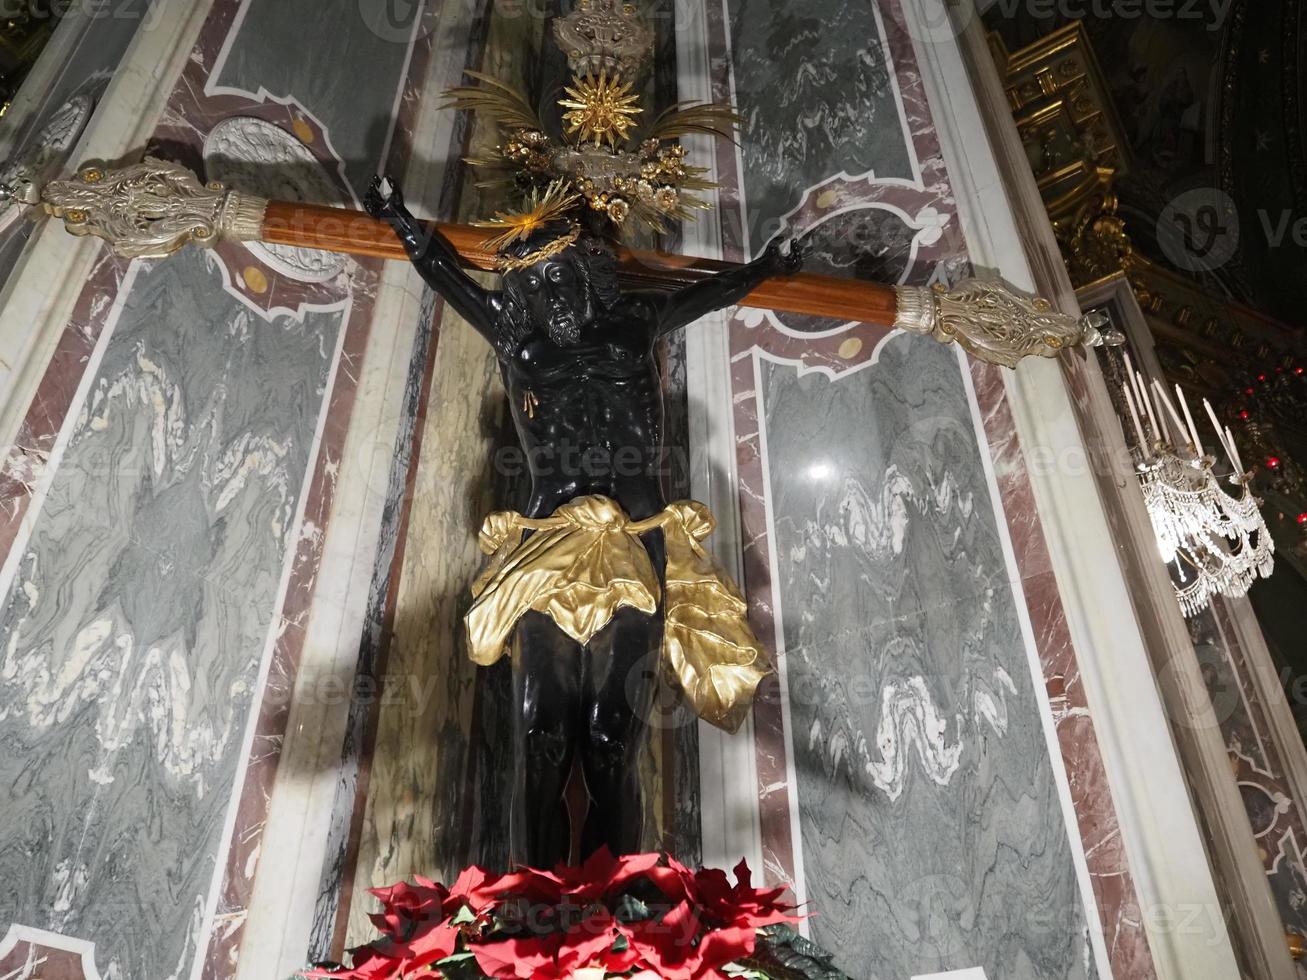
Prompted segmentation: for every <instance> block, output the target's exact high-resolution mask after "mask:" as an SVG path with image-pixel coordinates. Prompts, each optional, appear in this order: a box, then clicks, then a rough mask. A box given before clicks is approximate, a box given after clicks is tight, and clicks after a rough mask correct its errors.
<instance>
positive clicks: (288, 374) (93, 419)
mask: <svg viewBox="0 0 1307 980" xmlns="http://www.w3.org/2000/svg"><path fill="white" fill-rule="evenodd" d="M220 283H221V278H220V270H219V269H218V268H217V267H216V265H215V264H214V259H213V258H212V257H211V256H209V255H206V254H204V253H201V252H198V251H187V252H183V253H181V254H179V255H177V256H174V257H173V258H171V259H169V260H168V261H166V262H162V263H159V264H157V265H155V266H153V267H141V268H140V271H139V273H138V275H137V276H136V279H135V282H134V284H133V285H132V288H131V292H130V295H129V297H128V299H127V301H126V304H125V307H124V309H123V312H122V315H121V317H120V319H119V321H118V324H117V328H116V330H115V331H114V333H113V335H112V337H111V338H110V340H109V342H108V346H107V348H106V350H105V354H104V358H103V360H102V362H101V363H100V365H99V367H98V369H97V370H96V374H95V378H94V381H93V384H92V386H91V389H90V394H89V396H88V399H87V403H86V405H85V406H84V407H83V408H82V409H81V412H80V415H79V417H78V418H77V420H76V423H75V425H76V429H75V432H74V433H73V435H72V438H71V441H70V443H69V445H68V449H67V453H66V455H65V456H64V459H63V461H62V463H61V464H60V465H59V467H58V469H57V470H56V471H55V474H54V477H53V482H52V485H51V487H50V491H49V495H48V498H47V499H46V501H45V504H44V506H43V507H42V508H41V511H40V513H39V516H38V517H37V520H36V525H35V527H34V530H33V533H32V536H31V538H30V540H29V541H28V542H27V545H26V548H25V549H24V551H23V553H22V557H21V564H20V566H19V567H18V571H17V575H16V578H15V580H14V584H13V586H12V587H11V589H10V591H9V594H8V595H7V596H6V597H5V600H4V605H3V611H2V612H0V658H2V659H0V828H3V831H2V832H0V880H3V881H4V882H5V887H4V888H3V889H0V923H9V922H18V923H22V924H25V925H30V926H35V927H38V928H42V929H48V930H51V931H55V932H60V933H65V934H67V935H71V936H75V937H78V938H80V939H85V940H90V941H92V942H94V943H95V944H96V951H97V962H98V967H99V969H100V971H101V975H102V976H105V977H106V978H108V977H115V978H119V980H162V978H164V977H171V976H179V975H186V974H188V972H189V964H190V962H191V960H192V958H193V957H194V955H195V945H196V939H197V934H198V932H199V928H200V925H201V920H202V917H203V911H204V904H205V902H206V900H207V897H208V894H209V889H210V885H211V879H212V876H213V873H214V867H215V861H216V857H217V853H218V849H219V843H220V837H221V830H222V826H223V821H224V818H225V816H226V813H227V807H228V801H229V799H230V797H231V793H232V784H233V780H234V777H235V775H236V772H237V767H238V762H239V756H240V753H241V747H242V739H243V737H244V732H245V730H246V726H247V722H248V720H249V711H250V706H251V704H252V703H253V702H254V700H255V696H256V688H257V685H258V675H259V665H260V662H261V658H262V656H263V654H264V651H265V648H266V645H267V641H268V638H269V634H270V628H271V627H272V626H273V618H274V615H275V614H276V609H275V606H276V603H277V601H278V596H279V583H280V579H281V575H282V569H283V566H284V562H285V557H286V551H287V548H288V547H290V546H292V545H293V542H294V537H295V527H294V517H295V514H296V511H297V506H298V501H299V495H300V493H301V488H302V486H303V484H304V482H305V477H306V473H307V471H308V469H309V466H310V465H311V461H312V455H311V454H312V452H313V440H314V433H315V430H316V427H317V421H318V417H319V414H320V411H321V408H322V405H323V400H324V398H325V397H326V396H327V388H328V379H329V376H330V366H331V359H332V357H333V355H334V353H335V350H336V346H337V338H338V336H339V331H340V330H341V329H342V323H341V315H340V313H339V312H338V311H335V312H315V313H308V314H307V315H306V316H305V318H304V319H303V320H302V321H301V320H296V319H294V318H292V317H289V316H279V317H276V318H275V319H273V320H272V321H271V322H269V321H266V320H264V319H263V318H262V317H260V316H258V315H256V314H254V313H252V312H251V311H250V310H249V309H248V308H246V307H245V306H244V305H242V304H241V303H240V302H239V301H238V300H237V299H236V298H235V297H233V296H232V295H231V294H229V293H226V292H223V291H222V290H221V289H220Z"/></svg>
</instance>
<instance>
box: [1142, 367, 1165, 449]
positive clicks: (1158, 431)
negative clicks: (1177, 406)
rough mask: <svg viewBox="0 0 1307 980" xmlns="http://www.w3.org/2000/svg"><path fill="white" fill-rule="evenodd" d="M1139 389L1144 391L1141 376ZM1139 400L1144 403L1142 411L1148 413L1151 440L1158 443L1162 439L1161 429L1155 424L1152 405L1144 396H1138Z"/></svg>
mask: <svg viewBox="0 0 1307 980" xmlns="http://www.w3.org/2000/svg"><path fill="white" fill-rule="evenodd" d="M1139 388H1140V390H1141V391H1143V390H1144V379H1143V376H1142V375H1140V376H1139ZM1140 398H1141V399H1142V400H1143V403H1144V411H1146V412H1147V413H1148V422H1149V424H1150V425H1151V426H1152V427H1153V438H1154V439H1157V440H1158V441H1160V440H1161V438H1162V427H1161V426H1160V425H1158V424H1157V416H1156V415H1154V414H1153V403H1152V401H1151V400H1150V399H1149V398H1148V396H1147V395H1146V394H1142V395H1140Z"/></svg>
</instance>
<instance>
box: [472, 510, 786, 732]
mask: <svg viewBox="0 0 1307 980" xmlns="http://www.w3.org/2000/svg"><path fill="white" fill-rule="evenodd" d="M716 524H717V522H716V521H715V520H714V519H713V516H712V513H711V512H710V511H709V510H708V508H707V507H705V506H704V505H703V504H701V503H698V502H697V501H693V500H681V501H677V502H676V503H673V504H669V505H668V506H667V507H666V509H664V510H663V511H661V512H660V513H658V514H655V515H654V516H653V517H650V518H648V519H647V520H643V521H632V520H631V519H630V518H629V517H627V515H626V513H625V511H623V510H622V508H621V507H620V506H618V504H617V503H616V502H615V501H613V500H611V499H609V498H608V497H601V496H589V497H578V498H577V499H576V500H571V501H569V502H567V503H566V504H564V505H563V506H561V507H559V508H558V510H556V511H555V512H554V513H553V514H552V515H551V516H549V517H545V518H531V517H523V516H522V515H521V514H519V513H517V512H515V511H497V512H495V513H493V514H491V515H490V516H489V517H487V518H486V520H485V524H484V525H483V526H482V528H481V539H480V545H481V550H482V551H483V552H485V553H486V554H488V555H492V556H493V557H492V558H491V560H490V563H489V565H488V566H487V567H486V569H485V571H483V572H482V573H481V574H480V575H479V576H478V577H477V580H476V581H475V582H474V583H473V585H472V595H473V597H474V600H475V601H474V602H473V603H472V608H471V609H470V610H469V611H468V614H467V617H466V622H467V635H468V645H469V647H470V651H469V652H470V655H471V657H472V660H473V661H475V662H476V663H478V664H482V665H485V664H492V663H494V662H495V661H497V660H498V659H499V658H500V657H502V656H503V655H504V654H505V653H506V652H507V651H508V645H509V641H510V640H511V638H512V634H513V627H514V626H515V625H516V623H517V621H518V619H519V618H521V616H522V615H523V614H524V613H525V612H527V611H528V610H535V611H536V612H540V613H544V614H545V615H546V616H548V617H549V618H550V619H552V620H553V621H554V622H555V623H556V624H557V625H558V628H559V629H561V630H562V631H563V632H564V633H566V634H567V635H568V636H570V637H571V638H572V639H574V640H575V641H576V642H577V643H580V644H582V645H584V644H586V643H589V642H590V640H591V639H592V638H593V637H594V635H595V634H596V633H598V632H599V631H600V630H601V629H603V628H604V627H605V626H607V625H608V623H609V621H610V620H612V618H613V614H614V613H616V612H617V610H618V609H620V608H621V607H623V606H630V607H632V608H634V609H639V610H641V611H642V612H646V613H649V614H650V615H652V614H654V613H655V612H656V611H657V609H658V602H659V599H660V598H664V599H665V601H664V604H663V607H664V613H663V616H664V624H663V643H662V662H663V666H664V668H665V670H666V672H667V673H668V674H669V675H670V677H671V678H672V679H674V680H675V682H676V683H677V684H678V685H679V686H680V688H681V690H682V691H683V692H684V693H685V696H686V698H687V699H688V700H689V702H690V705H691V706H692V707H693V708H694V710H695V713H696V714H698V715H699V717H700V718H702V719H704V720H705V721H707V722H710V723H711V724H714V725H716V726H717V727H719V728H723V729H725V730H726V731H730V732H733V731H735V730H736V729H738V728H739V727H740V725H741V724H742V723H743V721H744V718H745V716H746V715H747V714H748V712H749V707H750V705H751V704H752V703H753V694H754V689H755V688H757V686H758V682H759V681H761V680H762V679H763V677H765V676H766V675H767V674H768V673H770V672H771V663H770V661H769V660H768V657H767V652H766V651H765V650H764V649H763V646H762V644H761V643H759V642H758V640H757V638H756V637H755V636H754V635H753V631H752V630H750V629H749V624H748V622H747V620H746V613H747V611H748V607H747V605H746V604H745V601H744V597H743V596H742V595H740V592H739V590H738V589H737V588H736V587H735V585H734V583H733V582H731V580H730V578H729V577H728V576H727V575H726V574H725V573H724V572H722V571H721V569H720V568H719V567H718V566H717V563H716V562H714V561H713V559H712V557H711V556H710V555H709V554H708V553H707V552H706V551H704V549H703V547H702V546H701V544H700V542H701V541H703V540H704V539H705V538H706V537H708V535H709V534H711V533H712V531H713V528H714V527H716ZM655 528H661V529H662V532H663V540H664V542H665V548H666V553H667V565H666V568H665V570H664V573H663V579H664V582H665V588H664V587H661V586H660V585H659V582H658V575H657V572H656V571H655V570H654V567H653V562H651V561H650V559H649V553H648V552H647V551H646V550H645V547H644V543H643V542H642V541H641V540H640V535H641V534H644V533H646V532H648V531H652V530H654V529H655ZM528 530H530V531H533V532H535V533H533V534H532V535H531V536H530V537H528V538H526V540H523V534H524V532H525V531H528Z"/></svg>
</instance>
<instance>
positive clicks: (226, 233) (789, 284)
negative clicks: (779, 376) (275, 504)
mask: <svg viewBox="0 0 1307 980" xmlns="http://www.w3.org/2000/svg"><path fill="white" fill-rule="evenodd" d="M10 192H11V193H12V194H13V195H14V196H15V197H17V198H19V199H20V200H22V201H24V202H25V203H27V204H30V205H32V206H33V207H39V208H40V209H41V210H43V211H44V212H45V213H46V214H49V215H51V216H53V217H56V218H60V219H62V220H63V222H64V224H65V227H66V228H67V229H68V231H70V232H72V233H73V234H75V235H93V236H95V237H97V238H102V239H104V240H105V241H107V242H108V243H109V245H110V247H111V248H112V249H113V250H114V252H115V253H117V254H118V255H121V256H124V257H128V258H160V257H163V256H166V255H170V254H172V253H173V252H175V251H177V250H178V249H180V248H182V247H183V246H185V245H187V244H189V243H194V244H197V245H201V246H213V245H216V244H217V243H218V242H220V241H263V242H268V243H270V244H277V245H291V246H295V247H299V248H314V249H323V250H326V251H329V252H344V253H349V254H352V255H370V256H376V257H378V258H383V259H402V260H405V261H407V259H408V256H407V254H406V253H405V251H404V248H403V246H402V245H401V244H400V242H399V241H398V239H396V237H395V234H394V232H393V231H392V230H391V228H390V226H389V225H387V224H386V223H384V222H381V221H378V220H376V219H375V218H373V217H371V216H370V215H368V214H365V213H364V212H362V211H353V210H349V209H345V208H334V207H324V206H322V205H317V204H303V203H298V202H291V201H268V200H264V199H262V198H258V197H253V196H252V195H249V194H245V193H243V192H241V191H239V190H237V189H231V188H227V187H224V186H223V185H221V184H217V183H211V184H207V185H206V184H203V183H201V182H200V180H199V179H198V178H197V177H196V176H195V174H193V173H192V172H191V171H189V170H187V169H186V168H185V167H183V166H181V165H180V164H176V163H172V162H169V161H164V160H157V159H153V158H150V157H147V158H146V159H145V160H143V161H142V162H140V163H136V164H131V165H129V166H126V167H122V168H117V169H109V168H104V167H96V166H90V167H83V168H82V169H81V170H80V171H79V172H78V173H77V175H76V176H75V177H73V178H71V179H68V180H56V181H52V182H51V183H49V184H47V185H46V186H45V187H43V188H37V187H34V186H32V185H24V186H21V187H18V188H13V189H10ZM432 227H434V228H435V229H436V230H437V231H439V232H440V233H441V234H442V235H444V236H445V237H446V238H447V239H449V241H450V242H452V243H453V245H454V246H455V247H456V248H457V249H458V252H459V255H460V256H461V257H462V259H463V261H464V262H465V263H466V265H467V266H468V267H469V268H473V269H481V270H492V269H493V268H494V258H495V256H494V254H493V253H491V252H488V251H486V249H485V248H484V247H483V246H482V244H481V240H482V238H483V237H484V235H485V232H484V231H482V230H480V229H477V228H474V227H471V226H469V225H459V224H445V223H432ZM734 267H735V266H734V265H732V264H731V263H727V262H719V261H715V260H713V259H702V258H693V257H689V256H680V255H672V254H668V253H664V252H640V251H632V250H629V249H622V250H621V252H620V255H619V278H620V280H621V282H622V284H623V285H625V286H634V287H639V288H662V289H675V288H679V287H682V286H687V285H690V284H691V283H694V282H696V281H698V280H700V279H703V278H706V277H708V276H711V275H714V274H715V273H718V272H721V271H723V270H726V269H731V268H734ZM740 305H742V306H750V307H754V308H757V309H765V310H775V311H778V312H784V313H799V314H806V315H810V316H820V317H829V318H833V319H837V320H846V321H848V320H855V321H859V322H862V323H871V324H877V325H880V326H885V327H896V328H899V329H903V330H908V331H910V332H913V333H919V334H925V335H929V336H932V337H934V338H935V339H936V340H939V341H940V342H941V343H951V342H953V341H956V342H957V343H959V344H960V345H961V346H962V347H963V348H964V349H965V350H966V351H967V352H968V353H969V354H971V355H972V356H973V357H977V358H979V359H981V360H984V361H988V362H990V363H994V364H1001V365H1004V366H1005V367H1015V366H1016V365H1017V363H1018V362H1019V361H1020V360H1021V359H1022V358H1025V357H1030V356H1041V357H1055V356H1057V355H1058V354H1060V353H1061V352H1062V351H1064V350H1067V349H1069V348H1072V347H1079V346H1082V345H1083V346H1094V345H1097V344H1100V343H1102V342H1103V338H1102V335H1101V334H1100V333H1099V330H1098V325H1099V324H1098V323H1097V322H1095V321H1093V320H1091V319H1090V318H1087V317H1078V316H1072V315H1068V314H1065V313H1060V312H1058V311H1056V310H1054V309H1053V308H1052V307H1051V306H1050V305H1049V304H1048V302H1046V301H1045V300H1043V299H1039V298H1037V297H1036V298H1030V297H1024V296H1018V295H1016V294H1014V293H1012V292H1010V291H1009V290H1008V289H1006V288H1005V287H1004V286H1003V285H1002V284H1001V283H998V282H994V281H982V280H976V279H971V280H966V281H964V282H962V283H959V284H957V285H956V286H954V287H953V288H951V289H945V288H943V287H942V286H935V287H933V288H932V287H923V286H888V285H884V284H881V283H874V282H867V281H864V280H860V279H837V278H834V277H832V276H822V275H815V274H812V273H800V274H798V275H794V276H783V277H778V278H774V279H770V280H768V281H766V282H764V283H763V284H762V285H761V286H759V287H758V288H757V289H755V290H754V291H753V292H752V293H750V294H749V295H748V296H747V297H746V298H745V299H744V300H743V302H742V303H741V304H740Z"/></svg>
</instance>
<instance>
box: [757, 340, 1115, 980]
mask: <svg viewBox="0 0 1307 980" xmlns="http://www.w3.org/2000/svg"><path fill="white" fill-rule="evenodd" d="M761 394H762V396H763V399H764V401H763V404H764V406H765V418H766V440H767V447H768V472H769V480H770V491H771V496H772V507H773V512H774V519H775V533H776V536H775V540H774V547H775V549H776V562H777V568H778V573H779V574H778V580H777V583H776V585H777V587H778V603H779V611H780V613H781V616H782V619H783V630H784V641H785V656H786V663H787V671H788V685H789V696H790V711H791V730H792V733H793V743H794V753H795V768H796V779H797V784H798V798H799V816H800V825H801V833H802V841H801V847H802V854H803V866H804V873H805V880H806V885H807V899H808V901H809V902H810V903H811V911H812V912H813V913H814V917H813V918H812V919H811V921H810V925H811V929H812V933H813V937H814V938H815V939H816V940H817V941H819V942H821V943H822V944H824V945H825V946H827V947H828V948H830V949H833V950H836V951H838V953H839V958H840V962H841V964H842V965H843V966H844V967H845V968H846V969H848V970H849V971H850V972H851V973H852V975H853V976H855V977H862V978H876V980H906V978H908V977H911V976H914V975H917V974H922V973H933V972H942V971H947V970H958V969H964V968H968V967H977V966H979V967H983V968H984V970H985V971H986V975H987V976H989V977H992V978H995V980H999V978H1001V980H1035V978H1038V980H1053V978H1057V980H1080V978H1088V977H1094V976H1096V972H1095V969H1094V967H1093V964H1092V952H1091V946H1090V944H1089V941H1088V931H1087V928H1086V924H1085V917H1084V912H1083V909H1082V906H1081V892H1080V890H1079V886H1078V884H1077V878H1076V872H1075V870H1074V866H1073V863H1072V855H1071V850H1070V843H1069V840H1068V828H1067V826H1066V824H1065V823H1064V820H1063V811H1062V807H1061V805H1060V802H1059V798H1058V793H1057V788H1056V785H1055V782H1054V776H1053V770H1052V767H1051V760H1050V757H1049V750H1048V747H1047V742H1046V740H1045V736H1044V731H1043V728H1042V727H1041V722H1040V715H1039V708H1038V706H1037V704H1036V701H1035V694H1034V691H1033V689H1032V685H1031V675H1030V668H1029V666H1028V661H1027V655H1026V650H1025V645H1024V642H1023V639H1022V635H1021V631H1020V628H1019V624H1018V619H1017V612H1016V607H1015V604H1014V596H1013V592H1012V588H1011V585H1010V583H1009V580H1008V571H1007V567H1006V564H1005V562H1004V557H1003V554H1002V551H1001V546H1000V539H999V535H998V529H997V523H996V517H995V512H994V504H993V501H992V500H991V497H990V492H989V488H988V484H987V481H986V477H985V473H984V471H983V469H982V466H981V458H980V455H979V450H978V447H977V442H976V437H975V433H974V429H973V427H972V420H971V415H970V410H969V405H968V401H967V397H966V393H965V388H964V387H963V382H962V378H961V375H960V372H959V367H958V363H957V361H956V360H955V355H954V353H953V352H952V351H950V350H948V349H946V348H943V347H941V346H939V345H938V344H935V343H933V342H932V341H930V340H926V339H922V338H911V337H907V336H899V337H897V338H894V339H892V340H890V341H889V342H888V344H887V345H886V348H885V349H884V350H883V351H882V352H881V357H880V360H879V363H877V364H875V365H872V366H871V367H869V368H867V369H865V370H863V371H860V372H858V373H856V374H853V375H851V376H847V377H845V378H843V379H841V380H838V381H835V382H832V381H831V380H830V379H829V378H828V377H826V376H824V375H821V374H817V373H810V374H807V375H805V376H803V377H799V376H798V374H797V371H796V369H795V368H794V367H793V366H790V365H775V364H771V363H768V362H764V364H763V371H762V386H761Z"/></svg>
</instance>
